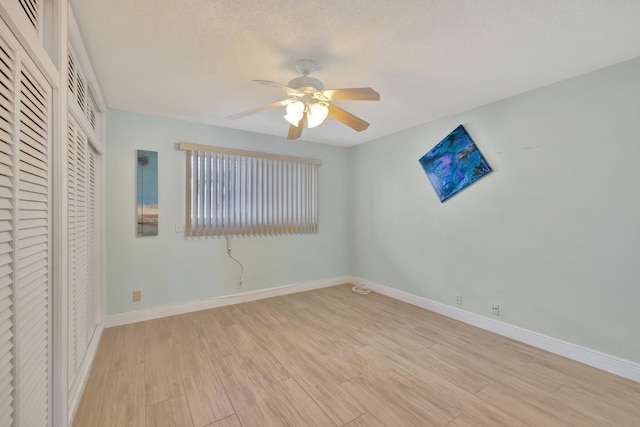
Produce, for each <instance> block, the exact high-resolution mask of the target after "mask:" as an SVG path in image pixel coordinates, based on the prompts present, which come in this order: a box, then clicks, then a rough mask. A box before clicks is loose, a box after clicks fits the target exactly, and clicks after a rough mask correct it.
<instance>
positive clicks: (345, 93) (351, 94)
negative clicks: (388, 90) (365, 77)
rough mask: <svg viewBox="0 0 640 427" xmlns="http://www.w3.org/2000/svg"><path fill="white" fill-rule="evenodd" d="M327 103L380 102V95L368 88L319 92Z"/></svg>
mask: <svg viewBox="0 0 640 427" xmlns="http://www.w3.org/2000/svg"><path fill="white" fill-rule="evenodd" d="M320 93H322V94H323V95H324V96H325V97H327V99H328V100H329V101H380V94H379V93H378V92H376V91H375V90H373V89H371V88H370V87H354V88H349V89H325V90H321V91H320Z"/></svg>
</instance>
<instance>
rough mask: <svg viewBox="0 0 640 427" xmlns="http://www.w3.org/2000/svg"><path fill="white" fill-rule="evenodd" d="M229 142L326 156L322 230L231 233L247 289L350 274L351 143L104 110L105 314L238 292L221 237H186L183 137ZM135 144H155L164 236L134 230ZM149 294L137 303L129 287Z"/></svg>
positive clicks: (209, 142)
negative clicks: (180, 147)
mask: <svg viewBox="0 0 640 427" xmlns="http://www.w3.org/2000/svg"><path fill="white" fill-rule="evenodd" d="M180 141H187V142H191V143H197V144H207V145H218V146H231V147H235V148H240V149H246V150H257V151H266V152H276V153H280V154H289V155H295V156H302V157H313V158H319V159H321V160H322V166H321V168H320V200H321V206H320V232H319V233H318V234H313V235H287V236H264V237H241V238H233V239H232V248H233V255H234V256H235V257H237V258H238V259H239V260H240V261H242V262H243V263H244V265H245V277H244V283H245V287H244V291H253V290H257V289H264V288H272V287H277V286H283V285H289V284H293V283H300V282H307V281H313V280H318V279H329V278H333V277H340V276H345V275H348V274H349V265H350V260H349V250H348V242H347V219H348V211H347V202H348V187H347V182H348V181H349V178H348V173H349V170H348V167H347V149H345V148H339V147H333V146H329V145H322V144H313V143H307V142H304V141H296V142H290V141H287V140H286V139H284V138H278V137H273V136H267V135H260V134H255V133H249V132H243V131H238V130H231V129H223V128H218V127H213V126H206V125H201V124H195V123H189V122H184V121H179V120H170V119H165V118H160V117H153V116H147V115H141V114H134V113H130V112H124V111H117V110H109V111H108V113H107V149H106V186H107V190H106V204H107V221H106V222H107V230H106V231H107V311H108V313H120V312H125V311H132V310H140V309H144V308H150V307H158V306H164V305H172V304H177V303H181V302H189V301H196V300H201V299H204V298H208V297H213V296H220V295H228V294H234V293H237V292H239V291H238V289H237V287H236V283H237V280H238V275H239V267H238V265H237V264H235V263H234V262H233V261H232V260H231V259H229V257H228V256H227V253H226V241H225V240H224V239H222V238H198V239H186V238H185V237H184V236H183V234H182V233H176V232H175V224H176V223H177V222H180V223H182V224H184V210H185V209H184V197H185V176H184V175H185V153H184V152H183V151H177V150H176V147H175V146H176V143H178V142H180ZM136 149H145V150H154V151H158V163H159V165H158V167H159V175H160V176H159V217H160V220H159V221H160V228H159V235H158V236H157V237H140V238H139V237H136V218H135V191H136V188H135V187H136V186H135V182H136V179H135V171H136V160H135V153H136ZM138 289H139V290H141V291H142V301H141V302H139V303H133V302H132V292H133V291H134V290H138Z"/></svg>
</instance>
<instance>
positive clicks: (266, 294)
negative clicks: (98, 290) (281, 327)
mask: <svg viewBox="0 0 640 427" xmlns="http://www.w3.org/2000/svg"><path fill="white" fill-rule="evenodd" d="M351 279H352V278H351V277H349V276H345V277H335V278H332V279H323V280H315V281H312V282H304V283H294V284H292V285H286V286H278V287H276V288H268V289H259V290H257V291H250V292H242V293H238V294H231V295H224V296H220V297H213V298H207V299H204V300H200V301H192V302H187V303H182V304H175V305H169V306H163V307H153V308H149V309H145V310H137V311H128V312H125V313H117V314H112V315H111V316H109V317H108V318H107V321H106V322H105V327H106V328H110V327H112V326H120V325H127V324H129V323H137V322H143V321H145V320H152V319H159V318H161V317H168V316H175V315H177V314H184V313H191V312H194V311H200V310H207V309H210V308H216V307H222V306H225V305H233V304H240V303H243V302H249V301H256V300H260V299H265V298H272V297H277V296H280V295H287V294H294V293H298V292H305V291H311V290H314V289H320V288H328V287H330V286H336V285H341V284H343V283H351V282H350V280H351Z"/></svg>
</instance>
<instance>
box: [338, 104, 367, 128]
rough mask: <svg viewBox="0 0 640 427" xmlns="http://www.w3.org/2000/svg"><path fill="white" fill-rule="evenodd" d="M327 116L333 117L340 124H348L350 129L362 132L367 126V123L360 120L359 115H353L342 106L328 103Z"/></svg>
mask: <svg viewBox="0 0 640 427" xmlns="http://www.w3.org/2000/svg"><path fill="white" fill-rule="evenodd" d="M329 116H330V117H333V118H334V119H336V120H337V121H339V122H340V123H342V124H345V125H347V126H349V127H350V128H351V129H354V130H357V131H358V132H362V131H363V130H365V129H367V128H368V127H369V123H367V122H365V121H364V120H362V119H361V118H360V117H357V116H354V115H353V114H351V113H350V112H348V111H345V110H343V109H342V108H340V107H338V106H336V105H333V104H329Z"/></svg>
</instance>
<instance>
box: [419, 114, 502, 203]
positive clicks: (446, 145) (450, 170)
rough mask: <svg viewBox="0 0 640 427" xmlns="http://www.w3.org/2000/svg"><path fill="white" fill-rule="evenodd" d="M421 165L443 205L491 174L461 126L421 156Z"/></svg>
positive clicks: (489, 168) (480, 154)
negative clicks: (459, 192)
mask: <svg viewBox="0 0 640 427" xmlns="http://www.w3.org/2000/svg"><path fill="white" fill-rule="evenodd" d="M420 164H421V165H422V168H423V169H424V171H425V172H426V174H427V177H428V178H429V181H431V185H433V189H434V190H435V191H436V194H437V195H438V198H439V199H440V201H441V202H444V201H445V200H447V199H448V198H449V197H451V196H453V195H454V194H456V193H457V192H458V191H460V190H462V189H463V188H465V187H467V186H468V185H470V184H472V183H474V182H475V181H477V180H479V179H480V178H482V177H483V176H485V175H486V174H488V173H489V172H491V167H490V166H489V164H488V163H487V161H486V160H485V159H484V157H483V156H482V153H480V150H478V147H476V144H475V143H474V142H473V140H472V139H471V136H469V134H468V133H467V130H466V129H465V128H464V126H462V125H460V126H458V127H457V128H455V129H454V131H453V132H451V133H450V134H449V135H447V137H446V138H445V139H443V140H442V141H440V142H439V143H438V145H436V146H435V147H433V148H432V149H431V150H429V152H428V153H427V154H425V155H424V156H422V158H420Z"/></svg>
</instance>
